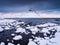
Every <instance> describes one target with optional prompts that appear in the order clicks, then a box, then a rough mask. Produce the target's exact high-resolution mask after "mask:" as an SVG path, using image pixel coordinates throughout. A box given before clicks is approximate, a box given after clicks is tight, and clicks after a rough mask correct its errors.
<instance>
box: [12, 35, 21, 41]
mask: <svg viewBox="0 0 60 45" xmlns="http://www.w3.org/2000/svg"><path fill="white" fill-rule="evenodd" d="M20 39H22V36H21V35H17V36H15V37H13V40H20Z"/></svg>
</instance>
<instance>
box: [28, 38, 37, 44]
mask: <svg viewBox="0 0 60 45" xmlns="http://www.w3.org/2000/svg"><path fill="white" fill-rule="evenodd" d="M28 45H37V44H36V43H35V42H34V41H32V39H29V43H28Z"/></svg>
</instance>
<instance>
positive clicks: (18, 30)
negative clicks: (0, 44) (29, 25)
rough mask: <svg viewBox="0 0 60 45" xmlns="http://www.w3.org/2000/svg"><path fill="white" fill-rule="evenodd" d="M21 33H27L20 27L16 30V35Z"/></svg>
mask: <svg viewBox="0 0 60 45" xmlns="http://www.w3.org/2000/svg"><path fill="white" fill-rule="evenodd" d="M19 32H21V33H23V32H25V29H23V28H21V27H19V28H17V29H16V33H19Z"/></svg>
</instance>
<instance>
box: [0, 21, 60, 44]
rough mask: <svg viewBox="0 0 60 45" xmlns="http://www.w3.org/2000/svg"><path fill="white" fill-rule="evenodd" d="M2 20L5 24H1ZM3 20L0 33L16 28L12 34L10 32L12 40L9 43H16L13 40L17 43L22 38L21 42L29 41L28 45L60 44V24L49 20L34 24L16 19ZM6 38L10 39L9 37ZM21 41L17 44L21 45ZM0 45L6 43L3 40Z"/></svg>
mask: <svg viewBox="0 0 60 45" xmlns="http://www.w3.org/2000/svg"><path fill="white" fill-rule="evenodd" d="M1 22H4V24H3V25H1ZM1 22H0V33H1V32H2V33H3V31H7V34H8V31H13V30H14V33H11V34H10V32H9V35H11V37H12V41H11V43H8V45H15V44H14V43H13V42H14V41H16V43H17V42H19V41H20V40H22V41H21V42H20V43H22V42H25V43H27V42H28V43H27V45H60V25H58V24H55V23H50V22H48V23H44V24H39V25H34V26H33V25H29V24H26V23H24V22H18V21H15V20H10V21H9V20H3V21H1ZM9 35H8V36H9ZM9 38H10V37H9ZM6 40H7V41H8V42H9V41H10V40H9V39H6ZM20 43H17V44H16V45H21V44H20ZM23 44H24V43H22V45H23ZM0 45H5V43H4V42H1V43H0ZM25 45H26V44H25Z"/></svg>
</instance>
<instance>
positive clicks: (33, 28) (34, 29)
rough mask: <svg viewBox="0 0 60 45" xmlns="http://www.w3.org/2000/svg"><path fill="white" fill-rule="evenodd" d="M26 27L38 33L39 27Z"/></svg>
mask: <svg viewBox="0 0 60 45" xmlns="http://www.w3.org/2000/svg"><path fill="white" fill-rule="evenodd" d="M26 29H30V31H32V34H36V33H37V32H38V31H39V29H38V28H37V27H35V26H29V27H26Z"/></svg>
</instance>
